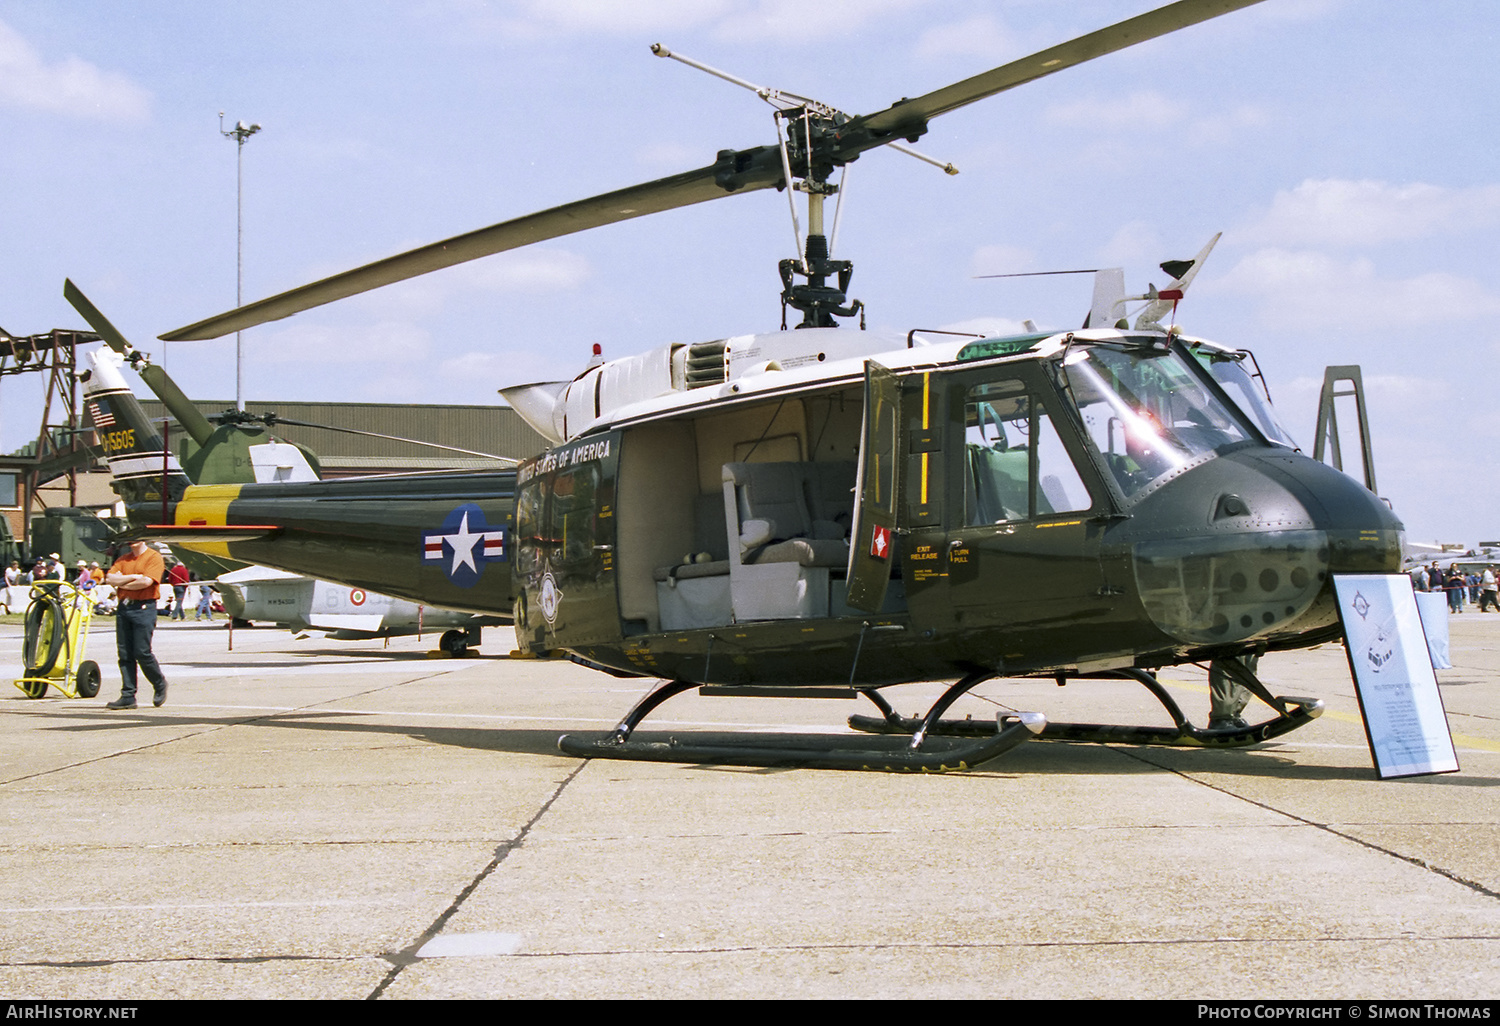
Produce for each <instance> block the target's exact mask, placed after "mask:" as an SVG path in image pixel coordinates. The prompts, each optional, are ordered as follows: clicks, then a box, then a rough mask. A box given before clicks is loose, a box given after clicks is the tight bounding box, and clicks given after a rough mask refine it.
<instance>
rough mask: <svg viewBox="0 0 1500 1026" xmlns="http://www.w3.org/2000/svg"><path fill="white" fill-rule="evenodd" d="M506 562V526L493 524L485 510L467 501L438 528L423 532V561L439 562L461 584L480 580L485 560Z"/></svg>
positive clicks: (463, 585)
mask: <svg viewBox="0 0 1500 1026" xmlns="http://www.w3.org/2000/svg"><path fill="white" fill-rule="evenodd" d="M503 562H505V527H504V526H503V525H502V526H499V527H491V526H490V525H489V524H488V523H487V522H486V521H485V519H484V511H483V510H481V509H480V508H479V507H478V506H476V505H475V504H474V503H472V502H467V503H464V504H463V505H462V506H459V507H458V508H457V509H455V510H454V511H453V512H452V513H449V514H448V516H447V518H446V519H444V520H443V526H442V527H441V528H440V529H438V530H436V531H423V532H422V563H423V564H424V565H431V564H438V565H441V566H442V568H443V573H445V574H447V575H448V580H450V581H452V582H453V583H454V584H456V585H458V587H460V588H472V587H473V586H474V585H475V584H477V583H479V575H480V573H482V572H483V569H484V567H483V565H482V564H484V563H503Z"/></svg>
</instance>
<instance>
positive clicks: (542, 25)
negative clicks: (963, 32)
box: [428, 0, 927, 45]
mask: <svg viewBox="0 0 1500 1026" xmlns="http://www.w3.org/2000/svg"><path fill="white" fill-rule="evenodd" d="M924 2H927V0H823V3H821V4H819V5H818V6H817V9H816V22H815V23H814V24H812V25H811V26H810V24H809V20H808V18H809V9H808V7H807V5H806V4H805V3H804V2H803V0H650V2H638V3H620V2H618V0H522V2H518V3H512V4H508V5H506V6H505V7H503V8H501V10H500V12H499V13H496V12H495V11H494V9H492V8H491V7H490V6H489V5H488V4H485V3H480V2H478V0H437V2H434V3H431V4H429V5H428V9H429V10H430V11H431V12H433V14H432V16H433V17H434V18H442V19H445V20H447V21H449V22H452V23H458V24H461V25H463V26H464V32H465V34H466V35H470V36H472V35H476V34H477V35H482V36H496V37H501V38H505V39H509V40H515V41H529V40H537V39H549V38H555V37H558V36H579V35H592V36H619V35H639V34H642V33H655V32H668V31H672V32H679V33H681V32H688V31H696V30H707V31H709V32H710V33H711V34H712V35H713V36H715V37H716V38H719V39H731V40H734V41H735V42H762V41H774V42H779V43H784V44H788V45H798V44H802V45H823V43H824V42H825V40H826V38H827V34H826V31H825V30H824V26H828V25H837V26H839V29H840V31H842V32H846V33H847V32H849V31H850V30H853V29H857V28H858V27H859V26H860V25H862V24H863V23H865V22H867V21H870V20H872V19H875V18H879V17H880V16H882V15H884V14H885V13H886V12H888V11H891V10H898V9H901V8H904V7H910V6H913V5H914V4H918V3H924Z"/></svg>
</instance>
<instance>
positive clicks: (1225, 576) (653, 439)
mask: <svg viewBox="0 0 1500 1026" xmlns="http://www.w3.org/2000/svg"><path fill="white" fill-rule="evenodd" d="M825 334H826V336H827V337H828V339H829V340H830V342H831V341H832V340H833V339H834V338H836V337H837V338H839V339H841V340H845V341H841V342H840V343H839V344H841V345H848V344H849V343H851V342H853V341H854V340H855V339H858V338H859V337H860V336H859V334H858V333H856V334H854V335H853V336H851V334H850V333H849V332H847V331H838V330H830V331H828V332H826V333H825V332H794V333H788V334H785V335H781V336H779V337H780V338H782V339H791V340H795V341H797V342H798V343H799V344H800V345H802V346H803V347H804V348H806V347H808V346H811V347H812V348H813V349H817V348H818V344H819V342H820V341H822V339H821V338H820V336H824V335H825ZM865 344H867V345H868V344H869V343H868V342H866V343H865ZM827 355H828V354H827V353H822V352H820V353H818V354H815V356H814V357H813V358H811V359H808V360H805V361H801V362H800V364H799V365H798V366H797V368H796V369H793V370H783V369H781V362H780V361H777V360H768V361H763V362H760V363H754V364H750V363H744V362H742V363H741V365H740V367H739V372H738V373H735V372H734V371H733V370H731V369H726V371H725V372H724V376H723V377H722V379H721V380H719V381H717V382H712V381H711V382H709V383H707V384H703V383H697V385H696V387H688V388H680V389H676V390H671V391H669V392H668V393H666V394H661V395H657V396H654V397H651V398H646V399H638V400H634V401H631V397H630V396H629V395H622V396H621V397H620V401H619V402H617V403H616V404H615V408H613V409H608V408H606V405H605V401H604V399H602V398H596V401H597V402H599V403H600V404H601V405H600V406H599V407H598V413H597V416H595V417H594V418H593V421H592V422H590V423H585V424H583V425H582V426H581V427H580V428H578V430H577V431H576V433H575V434H573V435H572V437H570V438H568V440H566V441H565V442H563V443H562V444H559V445H557V446H555V447H554V448H552V449H550V450H548V451H547V452H545V453H543V454H542V455H541V456H539V457H537V458H535V459H533V460H531V461H529V462H527V463H524V464H522V465H521V466H520V467H519V468H518V469H517V470H516V471H514V472H511V471H506V472H500V473H486V474H423V475H409V476H397V477H387V478H367V479H346V480H342V481H327V482H306V483H295V484H290V483H289V484H256V485H215V486H204V487H187V488H186V489H185V491H181V496H180V499H179V500H178V501H176V502H173V503H169V507H170V508H169V516H170V520H171V526H170V527H169V528H167V529H165V530H163V531H162V532H160V534H159V536H160V537H162V538H163V539H164V540H168V541H171V542H172V544H174V545H182V546H184V547H187V548H192V549H197V550H199V551H204V552H209V553H212V554H217V555H221V556H228V557H231V558H234V559H238V560H245V561H251V562H256V563H262V564H265V565H268V566H274V567H278V568H281V569H286V570H292V571H295V572H298V573H305V574H309V575H313V576H316V577H319V578H323V579H327V580H333V581H337V582H340V583H344V584H347V585H351V586H356V587H361V588H369V589H372V590H376V591H380V592H384V593H387V594H392V595H396V596H399V597H402V598H406V599H409V600H411V601H414V602H419V603H428V604H433V605H441V606H446V607H452V608H459V609H467V610H473V611H475V612H481V613H495V614H500V615H509V614H511V613H512V612H514V617H515V623H516V632H517V637H518V640H519V643H520V645H521V647H522V648H523V649H526V650H531V651H545V650H555V649H565V650H567V651H569V652H571V653H573V654H574V655H575V656H576V657H577V658H578V659H580V660H581V661H584V662H586V663H589V664H591V665H595V666H597V667H599V668H601V669H606V670H609V671H612V672H615V673H619V674H624V675H641V676H656V677H665V678H669V679H676V680H683V681H694V682H698V683H712V684H747V685H748V684H761V685H766V684H772V685H800V684H808V685H828V684H840V685H850V684H853V685H855V686H861V685H864V686H881V685H886V684H895V683H901V682H905V681H915V680H928V679H938V678H946V677H951V676H954V675H958V674H964V673H970V672H973V671H975V670H984V669H988V670H993V671H995V672H999V673H1006V674H1019V673H1037V672H1054V671H1056V672H1080V673H1082V672H1090V671H1102V670H1108V669H1112V668H1119V667H1147V668H1150V667H1156V666H1162V665H1169V664H1173V663H1179V662H1183V661H1189V660H1197V659H1202V658H1213V657H1215V656H1219V655H1233V654H1242V653H1245V652H1250V651H1265V650H1276V649H1285V648H1297V647H1303V646H1306V645H1310V644H1315V643H1318V642H1321V641H1326V640H1330V639H1332V638H1334V637H1337V635H1338V630H1339V628H1338V623H1337V618H1336V612H1335V605H1334V601H1333V597H1332V580H1331V577H1332V575H1333V574H1335V573H1343V572H1391V571H1394V570H1396V569H1397V568H1398V567H1399V563H1400V551H1401V533H1402V528H1401V524H1400V522H1399V521H1398V520H1397V519H1396V518H1395V516H1394V515H1393V514H1392V512H1391V511H1390V509H1389V508H1388V507H1387V506H1386V505H1385V503H1384V502H1383V501H1382V500H1380V499H1379V498H1378V497H1376V496H1375V495H1373V494H1371V493H1370V492H1369V491H1367V490H1366V489H1365V488H1363V487H1362V486H1361V485H1359V484H1358V483H1357V482H1355V481H1354V480H1352V479H1351V478H1349V477H1347V476H1345V475H1344V474H1342V473H1340V472H1338V471H1336V470H1333V469H1332V468H1329V467H1327V466H1325V465H1324V464H1321V463H1318V462H1315V461H1313V460H1311V459H1309V458H1307V457H1305V456H1303V455H1302V454H1301V453H1300V452H1299V451H1297V450H1296V449H1295V448H1294V447H1293V446H1292V445H1291V444H1290V443H1289V442H1288V440H1287V439H1286V437H1285V432H1284V431H1283V430H1282V429H1281V428H1280V426H1279V424H1278V423H1277V421H1276V418H1275V414H1274V412H1273V411H1272V410H1271V408H1270V406H1269V402H1268V401H1266V400H1265V399H1264V398H1263V394H1262V393H1260V392H1259V386H1256V385H1255V384H1254V383H1253V382H1252V381H1251V379H1250V376H1249V375H1248V374H1246V373H1245V370H1244V368H1243V367H1242V366H1241V361H1242V360H1243V354H1237V353H1234V352H1231V351H1228V350H1224V349H1222V348H1220V347H1217V346H1213V345H1211V344H1208V343H1204V342H1201V341H1199V340H1192V339H1186V338H1184V337H1182V336H1179V335H1175V334H1173V335H1168V334H1166V333H1162V332H1135V333H1123V332H1120V331H1101V330H1094V331H1080V332H1073V333H1067V334H1061V335H1044V334H1037V335H1030V336H1017V337H1014V338H1007V339H987V340H979V341H975V342H970V343H966V344H956V343H944V344H940V345H931V346H923V345H915V344H912V345H911V346H910V347H909V348H904V349H897V350H894V351H889V352H882V353H877V354H874V355H871V356H867V357H864V358H861V357H850V356H847V355H844V356H843V358H841V359H827V358H826V356H827ZM819 357H824V358H822V359H820V358H819ZM787 362H792V361H787ZM725 366H726V368H731V367H732V363H731V362H730V361H728V360H727V359H726V362H725ZM580 380H582V379H580ZM590 380H591V381H592V384H591V385H590V386H589V387H590V388H591V389H592V390H593V393H594V395H595V396H596V397H598V396H603V395H605V394H606V393H607V388H606V384H607V383H606V382H605V381H603V380H593V379H590ZM575 384H577V383H576V382H575ZM572 409H573V410H574V411H575V418H576V417H580V416H582V415H586V414H588V413H590V412H592V411H588V410H587V409H585V407H584V406H581V405H580V404H579V403H578V402H576V401H573V403H572ZM579 411H582V414H580V413H579ZM576 423H577V420H575V424H576ZM135 462H138V463H139V462H141V460H140V459H139V458H137V459H136V460H135ZM148 480H149V479H148ZM137 498H138V501H136V502H134V503H133V504H132V505H131V512H132V516H133V519H134V521H135V522H136V523H138V524H144V523H150V522H159V521H160V519H161V518H160V515H159V512H158V511H159V510H160V509H161V503H160V496H159V492H158V493H157V494H154V495H147V494H140V495H138V497H137ZM219 538H223V539H224V540H216V539H219Z"/></svg>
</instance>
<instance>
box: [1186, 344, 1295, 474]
mask: <svg viewBox="0 0 1500 1026" xmlns="http://www.w3.org/2000/svg"><path fill="white" fill-rule="evenodd" d="M1193 355H1194V356H1196V357H1197V358H1198V362H1199V363H1201V364H1203V366H1205V367H1206V368H1208V373H1209V374H1211V375H1213V379H1214V380H1215V381H1217V382H1218V383H1219V387H1220V388H1222V389H1223V390H1224V391H1225V392H1226V393H1227V394H1228V396H1229V398H1230V399H1232V400H1234V402H1235V403H1236V404H1238V406H1239V408H1240V409H1241V410H1244V411H1245V412H1246V413H1248V414H1249V415H1250V416H1251V417H1253V418H1255V426H1256V427H1258V428H1260V431H1261V434H1263V435H1265V436H1266V437H1267V438H1269V439H1270V440H1271V441H1273V442H1276V443H1277V444H1279V445H1285V446H1287V447H1289V448H1292V449H1295V448H1297V443H1296V442H1294V441H1292V436H1291V435H1290V434H1289V433H1288V432H1287V429H1286V426H1285V425H1283V424H1282V423H1281V419H1280V418H1279V417H1277V416H1276V409H1275V407H1273V406H1272V405H1271V400H1270V398H1269V397H1268V396H1267V395H1266V393H1265V390H1264V389H1263V388H1261V386H1260V385H1257V384H1256V383H1255V379H1254V378H1253V377H1251V376H1250V372H1249V371H1248V370H1247V369H1246V368H1245V361H1246V360H1247V359H1249V358H1250V354H1249V353H1248V352H1244V351H1241V352H1235V353H1231V352H1225V351H1223V350H1215V349H1210V348H1208V347H1206V346H1197V347H1195V348H1194V349H1193ZM1257 373H1258V372H1257Z"/></svg>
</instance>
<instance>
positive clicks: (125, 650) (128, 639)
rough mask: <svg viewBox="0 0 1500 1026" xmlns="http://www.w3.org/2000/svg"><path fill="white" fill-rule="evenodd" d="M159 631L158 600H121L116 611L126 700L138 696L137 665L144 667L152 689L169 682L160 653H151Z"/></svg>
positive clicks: (121, 674) (116, 634) (117, 642)
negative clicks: (136, 687) (165, 675)
mask: <svg viewBox="0 0 1500 1026" xmlns="http://www.w3.org/2000/svg"><path fill="white" fill-rule="evenodd" d="M155 630H156V603H155V602H146V603H143V604H137V603H130V604H128V605H127V604H126V603H124V602H122V603H120V608H119V609H118V610H117V611H116V612H115V647H116V648H117V649H118V650H119V655H120V697H121V698H123V699H126V700H130V701H133V700H134V699H135V686H136V675H135V670H136V666H140V668H141V672H142V673H144V674H145V675H146V679H147V680H149V681H150V682H151V686H152V688H154V689H157V690H160V689H161V688H162V686H164V685H165V684H166V682H167V680H166V678H165V677H164V676H162V672H161V667H160V666H159V665H158V664H157V662H156V656H154V655H152V653H151V635H152V634H153V633H154V632H155Z"/></svg>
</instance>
